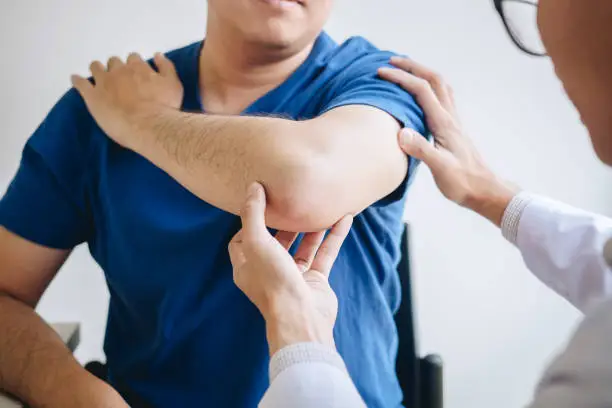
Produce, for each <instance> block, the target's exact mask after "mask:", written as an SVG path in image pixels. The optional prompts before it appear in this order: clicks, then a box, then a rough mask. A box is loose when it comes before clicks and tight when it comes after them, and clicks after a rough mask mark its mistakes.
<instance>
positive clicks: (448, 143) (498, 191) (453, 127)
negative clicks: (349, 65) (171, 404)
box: [379, 57, 517, 226]
mask: <svg viewBox="0 0 612 408" xmlns="http://www.w3.org/2000/svg"><path fill="white" fill-rule="evenodd" d="M391 64H392V65H394V66H395V67H397V68H381V69H380V70H379V75H380V76H381V77H382V78H383V79H386V80H387V81H390V82H393V83H396V84H398V85H400V86H401V87H402V88H404V89H405V90H406V91H408V92H409V93H411V94H412V95H413V96H414V97H415V99H416V100H417V102H418V103H419V105H420V106H421V108H422V109H423V110H424V112H425V118H426V120H427V126H428V128H429V130H430V131H431V133H432V134H433V137H434V143H433V144H431V143H429V142H428V141H427V140H426V139H425V138H424V137H422V136H421V135H419V134H418V133H417V132H416V131H414V130H411V129H403V130H402V131H401V132H400V135H399V138H400V140H399V141H400V145H401V147H402V149H403V150H404V151H405V152H406V153H407V154H408V155H410V156H412V157H415V158H417V159H419V160H422V161H423V162H424V163H425V164H426V165H427V166H428V167H429V168H430V170H431V172H432V174H433V177H434V179H435V181H436V184H437V185H438V188H439V189H440V191H441V192H442V194H444V196H445V197H446V198H448V199H449V200H451V201H454V202H455V203H457V204H459V205H461V206H464V207H467V208H470V209H472V210H474V211H476V212H477V213H479V214H480V215H482V216H484V217H486V218H488V219H489V220H490V221H491V222H493V223H494V224H496V225H497V226H499V225H500V224H501V221H502V217H503V214H504V212H505V210H506V208H507V207H508V205H509V204H510V201H511V200H512V198H513V197H514V196H515V195H516V193H517V190H516V189H515V188H514V187H512V186H510V185H509V184H507V183H506V182H504V181H502V180H500V179H499V178H498V177H497V176H496V175H495V174H494V173H493V172H492V171H491V169H490V168H489V167H488V166H487V165H486V163H485V162H484V160H483V159H482V157H481V156H480V154H479V153H478V151H477V150H476V148H475V146H474V144H473V143H472V141H471V140H470V138H469V137H468V136H467V135H466V134H465V133H464V131H463V129H462V127H461V123H460V121H459V117H458V115H457V110H456V108H455V100H454V97H453V91H452V89H451V87H450V86H448V85H447V84H446V83H445V82H444V80H443V79H442V78H441V77H440V76H439V75H437V74H436V73H434V72H432V71H431V70H430V69H428V68H426V67H424V66H422V65H420V64H418V63H416V62H415V61H412V60H410V59H407V58H402V57H394V58H392V59H391Z"/></svg>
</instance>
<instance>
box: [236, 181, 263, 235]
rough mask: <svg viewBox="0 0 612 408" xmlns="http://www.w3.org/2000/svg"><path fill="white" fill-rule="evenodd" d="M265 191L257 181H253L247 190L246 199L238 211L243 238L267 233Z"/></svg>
mask: <svg viewBox="0 0 612 408" xmlns="http://www.w3.org/2000/svg"><path fill="white" fill-rule="evenodd" d="M265 213H266V193H265V191H264V189H263V187H262V185H261V184H259V183H253V184H251V185H250V186H249V189H248V191H247V197H246V201H245V203H244V206H243V208H242V211H241V212H240V218H241V219H242V231H243V234H244V235H243V238H244V239H253V238H256V237H259V236H261V234H262V233H264V234H267V233H268V230H267V228H266V219H265Z"/></svg>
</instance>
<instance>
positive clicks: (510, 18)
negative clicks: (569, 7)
mask: <svg viewBox="0 0 612 408" xmlns="http://www.w3.org/2000/svg"><path fill="white" fill-rule="evenodd" d="M493 2H494V3H495V9H496V10H497V12H498V13H499V15H500V17H501V19H502V21H503V23H504V26H505V27H506V30H507V31H508V34H510V38H512V41H513V42H514V43H515V44H516V45H517V46H518V47H519V48H520V49H521V50H522V51H524V52H526V53H527V54H529V55H532V56H534V57H543V56H545V55H546V49H545V48H544V44H543V43H542V38H541V37H540V32H539V30H538V22H537V15H538V0H493Z"/></svg>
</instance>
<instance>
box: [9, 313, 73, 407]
mask: <svg viewBox="0 0 612 408" xmlns="http://www.w3.org/2000/svg"><path fill="white" fill-rule="evenodd" d="M51 327H53V329H54V330H55V331H56V332H57V334H59V336H60V337H61V338H62V340H63V341H64V344H65V345H66V347H68V348H69V349H70V351H72V352H74V350H76V348H77V346H78V345H79V342H80V341H81V327H80V325H79V324H78V323H59V324H53V325H51ZM23 406H24V405H23V404H22V403H20V402H19V401H16V400H14V399H13V398H11V397H9V396H7V395H5V394H2V393H0V408H23Z"/></svg>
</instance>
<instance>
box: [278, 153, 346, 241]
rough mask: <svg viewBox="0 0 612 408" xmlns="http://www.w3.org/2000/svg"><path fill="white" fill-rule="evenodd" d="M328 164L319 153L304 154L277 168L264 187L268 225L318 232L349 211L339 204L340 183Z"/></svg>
mask: <svg viewBox="0 0 612 408" xmlns="http://www.w3.org/2000/svg"><path fill="white" fill-rule="evenodd" d="M328 163H329V162H328V160H326V158H325V157H322V155H316V154H304V155H301V156H300V157H297V158H296V157H293V160H291V163H288V164H287V165H286V166H283V169H282V171H280V170H279V174H278V176H277V177H275V179H276V183H275V185H274V186H272V187H271V188H270V186H266V189H267V190H268V206H269V207H268V218H269V221H270V222H269V226H270V227H272V228H275V229H281V230H284V231H293V232H315V231H321V230H324V229H328V228H330V227H331V226H333V225H334V224H335V223H336V222H338V220H340V219H341V218H342V217H344V216H345V215H347V214H349V213H351V212H352V211H351V210H350V209H348V208H343V206H342V205H339V204H340V200H341V198H340V196H341V195H342V194H343V191H342V188H341V185H340V184H341V183H339V182H337V181H336V178H335V177H334V175H333V174H332V171H330V168H331V167H330V165H329V164H328ZM344 207H345V206H344ZM343 211H345V212H344V213H343Z"/></svg>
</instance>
